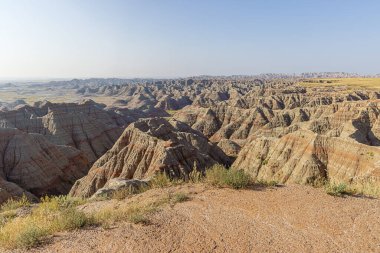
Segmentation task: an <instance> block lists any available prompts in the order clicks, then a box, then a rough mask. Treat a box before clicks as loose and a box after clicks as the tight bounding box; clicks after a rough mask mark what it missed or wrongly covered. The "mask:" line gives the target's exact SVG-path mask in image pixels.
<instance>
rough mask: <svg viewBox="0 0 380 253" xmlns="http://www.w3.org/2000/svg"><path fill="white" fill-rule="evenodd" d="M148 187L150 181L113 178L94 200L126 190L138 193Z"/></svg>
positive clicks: (94, 196)
mask: <svg viewBox="0 0 380 253" xmlns="http://www.w3.org/2000/svg"><path fill="white" fill-rule="evenodd" d="M148 186H149V181H148V180H138V179H122V178H113V179H110V180H109V181H108V182H107V183H106V184H105V185H104V186H103V187H102V188H100V189H99V190H97V191H96V192H95V194H94V195H92V198H98V197H110V196H112V194H114V193H115V192H117V191H122V190H126V191H129V192H131V193H133V192H138V191H139V190H141V189H143V188H144V187H145V188H146V187H148Z"/></svg>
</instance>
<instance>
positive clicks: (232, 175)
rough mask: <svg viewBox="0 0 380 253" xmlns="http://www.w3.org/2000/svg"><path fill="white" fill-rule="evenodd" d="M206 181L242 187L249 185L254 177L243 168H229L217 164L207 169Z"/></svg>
mask: <svg viewBox="0 0 380 253" xmlns="http://www.w3.org/2000/svg"><path fill="white" fill-rule="evenodd" d="M206 182H207V183H209V184H211V185H213V186H217V187H231V188H234V189H241V188H246V187H248V186H249V185H250V184H251V182H252V179H251V177H250V176H249V175H248V174H247V173H245V172H244V171H242V170H228V169H226V168H224V167H223V166H221V165H215V166H213V167H212V168H210V169H208V170H207V171H206Z"/></svg>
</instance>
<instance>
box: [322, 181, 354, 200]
mask: <svg viewBox="0 0 380 253" xmlns="http://www.w3.org/2000/svg"><path fill="white" fill-rule="evenodd" d="M325 190H326V192H327V194H329V195H332V196H338V197H341V196H343V195H345V194H351V193H352V192H351V191H350V190H349V188H348V186H347V185H346V184H344V183H339V184H335V183H327V184H326V185H325Z"/></svg>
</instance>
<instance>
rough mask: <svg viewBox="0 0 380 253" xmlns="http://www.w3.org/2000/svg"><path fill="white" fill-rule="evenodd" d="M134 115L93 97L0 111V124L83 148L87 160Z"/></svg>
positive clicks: (102, 149)
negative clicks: (106, 104) (81, 101)
mask: <svg viewBox="0 0 380 253" xmlns="http://www.w3.org/2000/svg"><path fill="white" fill-rule="evenodd" d="M137 117H138V116H137V115H135V114H132V113H130V112H127V111H125V110H124V111H122V113H120V112H118V111H115V110H108V109H107V108H105V106H104V105H101V104H97V103H95V102H93V101H86V102H84V103H81V104H75V103H69V104H54V103H49V102H45V103H41V104H36V105H35V106H33V107H32V106H28V105H25V106H21V107H19V108H17V109H15V110H11V111H3V112H0V127H3V128H17V129H19V130H21V131H23V132H26V133H39V134H42V135H44V136H45V137H46V138H47V139H48V140H49V141H51V142H52V143H55V144H57V145H67V146H71V147H74V148H76V149H78V150H81V151H83V152H84V154H85V155H86V157H87V158H88V160H89V162H90V163H93V162H95V161H96V160H97V159H98V158H99V157H100V156H102V155H103V154H104V153H105V152H106V151H107V150H108V149H110V148H111V147H112V145H113V144H114V143H115V141H116V140H117V139H118V138H119V136H120V134H121V133H122V131H123V127H124V126H126V125H128V124H129V123H131V122H133V121H134V120H136V118H137Z"/></svg>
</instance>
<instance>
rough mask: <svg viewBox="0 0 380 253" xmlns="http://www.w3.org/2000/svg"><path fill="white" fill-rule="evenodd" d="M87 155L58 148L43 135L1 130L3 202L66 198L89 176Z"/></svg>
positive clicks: (70, 149)
mask: <svg viewBox="0 0 380 253" xmlns="http://www.w3.org/2000/svg"><path fill="white" fill-rule="evenodd" d="M88 169H89V163H88V160H87V158H86V157H85V155H84V154H83V153H82V152H81V151H79V150H77V149H75V148H72V147H69V146H59V145H55V144H53V143H51V142H50V141H48V140H47V139H46V138H45V137H44V136H42V135H40V134H28V133H24V132H21V131H20V130H17V129H7V128H0V188H1V190H0V202H3V201H5V200H6V199H8V198H11V197H15V196H21V195H22V194H26V196H28V197H29V198H31V199H36V198H37V197H41V196H44V195H47V194H53V195H58V194H67V193H68V192H69V190H70V188H71V186H72V185H73V183H74V182H75V181H76V180H77V179H78V178H81V177H83V176H84V175H86V173H87V171H88Z"/></svg>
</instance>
